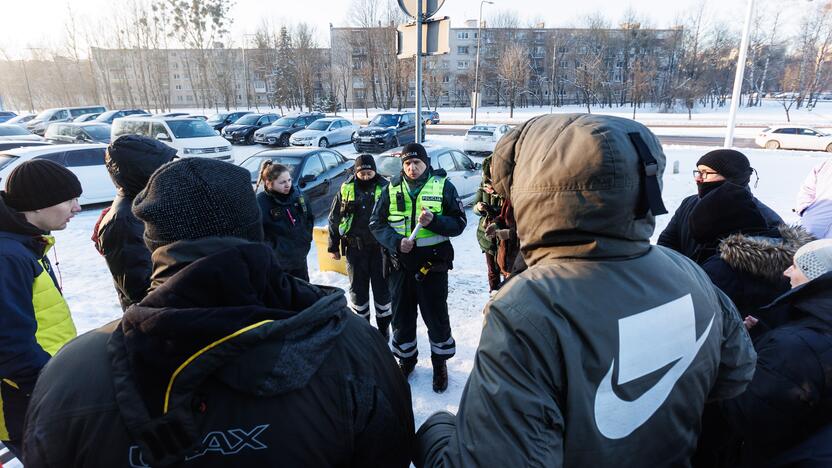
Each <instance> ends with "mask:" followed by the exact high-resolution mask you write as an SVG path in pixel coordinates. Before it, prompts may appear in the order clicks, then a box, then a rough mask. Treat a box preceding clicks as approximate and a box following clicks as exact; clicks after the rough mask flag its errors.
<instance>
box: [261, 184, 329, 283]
mask: <svg viewBox="0 0 832 468" xmlns="http://www.w3.org/2000/svg"><path fill="white" fill-rule="evenodd" d="M257 203H258V204H259V205H260V213H261V214H262V216H261V218H262V220H263V240H264V241H265V242H266V244H267V245H269V246H270V247H271V248H272V249H273V250H274V253H275V255H276V256H277V260H278V261H279V262H280V265H281V266H283V268H285V269H287V270H296V269H299V268H306V255H307V254H308V253H309V247H310V246H311V245H312V228H314V227H315V216H314V215H313V214H312V209H311V207H310V206H309V203H307V202H306V199H305V198H304V197H303V194H302V193H301V191H300V189H299V188H298V187H297V186H295V187H292V191H291V192H289V195H288V196H286V197H281V196H279V195H274V194H272V193H270V192H267V191H263V192H260V193H258V194H257Z"/></svg>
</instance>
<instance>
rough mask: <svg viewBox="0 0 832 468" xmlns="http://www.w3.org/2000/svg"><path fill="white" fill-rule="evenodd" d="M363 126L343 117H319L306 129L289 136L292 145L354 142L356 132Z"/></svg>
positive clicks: (331, 144)
mask: <svg viewBox="0 0 832 468" xmlns="http://www.w3.org/2000/svg"><path fill="white" fill-rule="evenodd" d="M359 128H361V127H359V126H358V125H354V124H353V123H352V122H350V121H349V120H347V119H343V118H341V117H327V118H324V119H318V120H316V121H314V122H312V123H311V124H309V126H308V127H306V128H305V129H303V130H301V131H299V132H297V133H295V134H294V135H292V137H291V138H289V142H290V143H291V144H292V146H320V147H321V148H327V147H329V146H336V145H341V144H344V143H350V142H352V139H353V137H354V136H355V132H356V131H358V129H359Z"/></svg>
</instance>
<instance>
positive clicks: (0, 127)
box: [0, 124, 43, 141]
mask: <svg viewBox="0 0 832 468" xmlns="http://www.w3.org/2000/svg"><path fill="white" fill-rule="evenodd" d="M3 140H15V141H23V140H26V141H43V137H41V136H38V135H35V134H33V133H32V132H30V131H29V130H26V127H23V126H21V125H15V124H0V141H3Z"/></svg>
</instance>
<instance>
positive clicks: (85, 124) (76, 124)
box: [57, 121, 110, 127]
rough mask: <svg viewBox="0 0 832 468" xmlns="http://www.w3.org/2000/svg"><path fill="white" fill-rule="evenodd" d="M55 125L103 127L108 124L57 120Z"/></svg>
mask: <svg viewBox="0 0 832 468" xmlns="http://www.w3.org/2000/svg"><path fill="white" fill-rule="evenodd" d="M57 125H66V126H68V127H104V126H109V125H110V124H108V123H104V122H96V121H91V122H58V123H57Z"/></svg>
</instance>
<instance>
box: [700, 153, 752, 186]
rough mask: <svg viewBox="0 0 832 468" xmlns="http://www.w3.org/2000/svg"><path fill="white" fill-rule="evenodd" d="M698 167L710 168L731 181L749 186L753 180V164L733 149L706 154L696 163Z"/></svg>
mask: <svg viewBox="0 0 832 468" xmlns="http://www.w3.org/2000/svg"><path fill="white" fill-rule="evenodd" d="M696 165H697V166H700V165H702V166H708V167H710V168H711V169H713V170H715V171H716V172H718V173H719V175H721V176H722V177H725V178H726V179H728V180H729V181H731V182H733V183H735V184H739V185H748V182H749V181H750V180H751V172H752V169H751V163H750V162H748V158H747V157H745V155H744V154H742V153H740V152H739V151H736V150H732V149H718V150H713V151H710V152H708V153H706V154H705V155H704V156H702V157H701V158H699V161H697V162H696Z"/></svg>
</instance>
